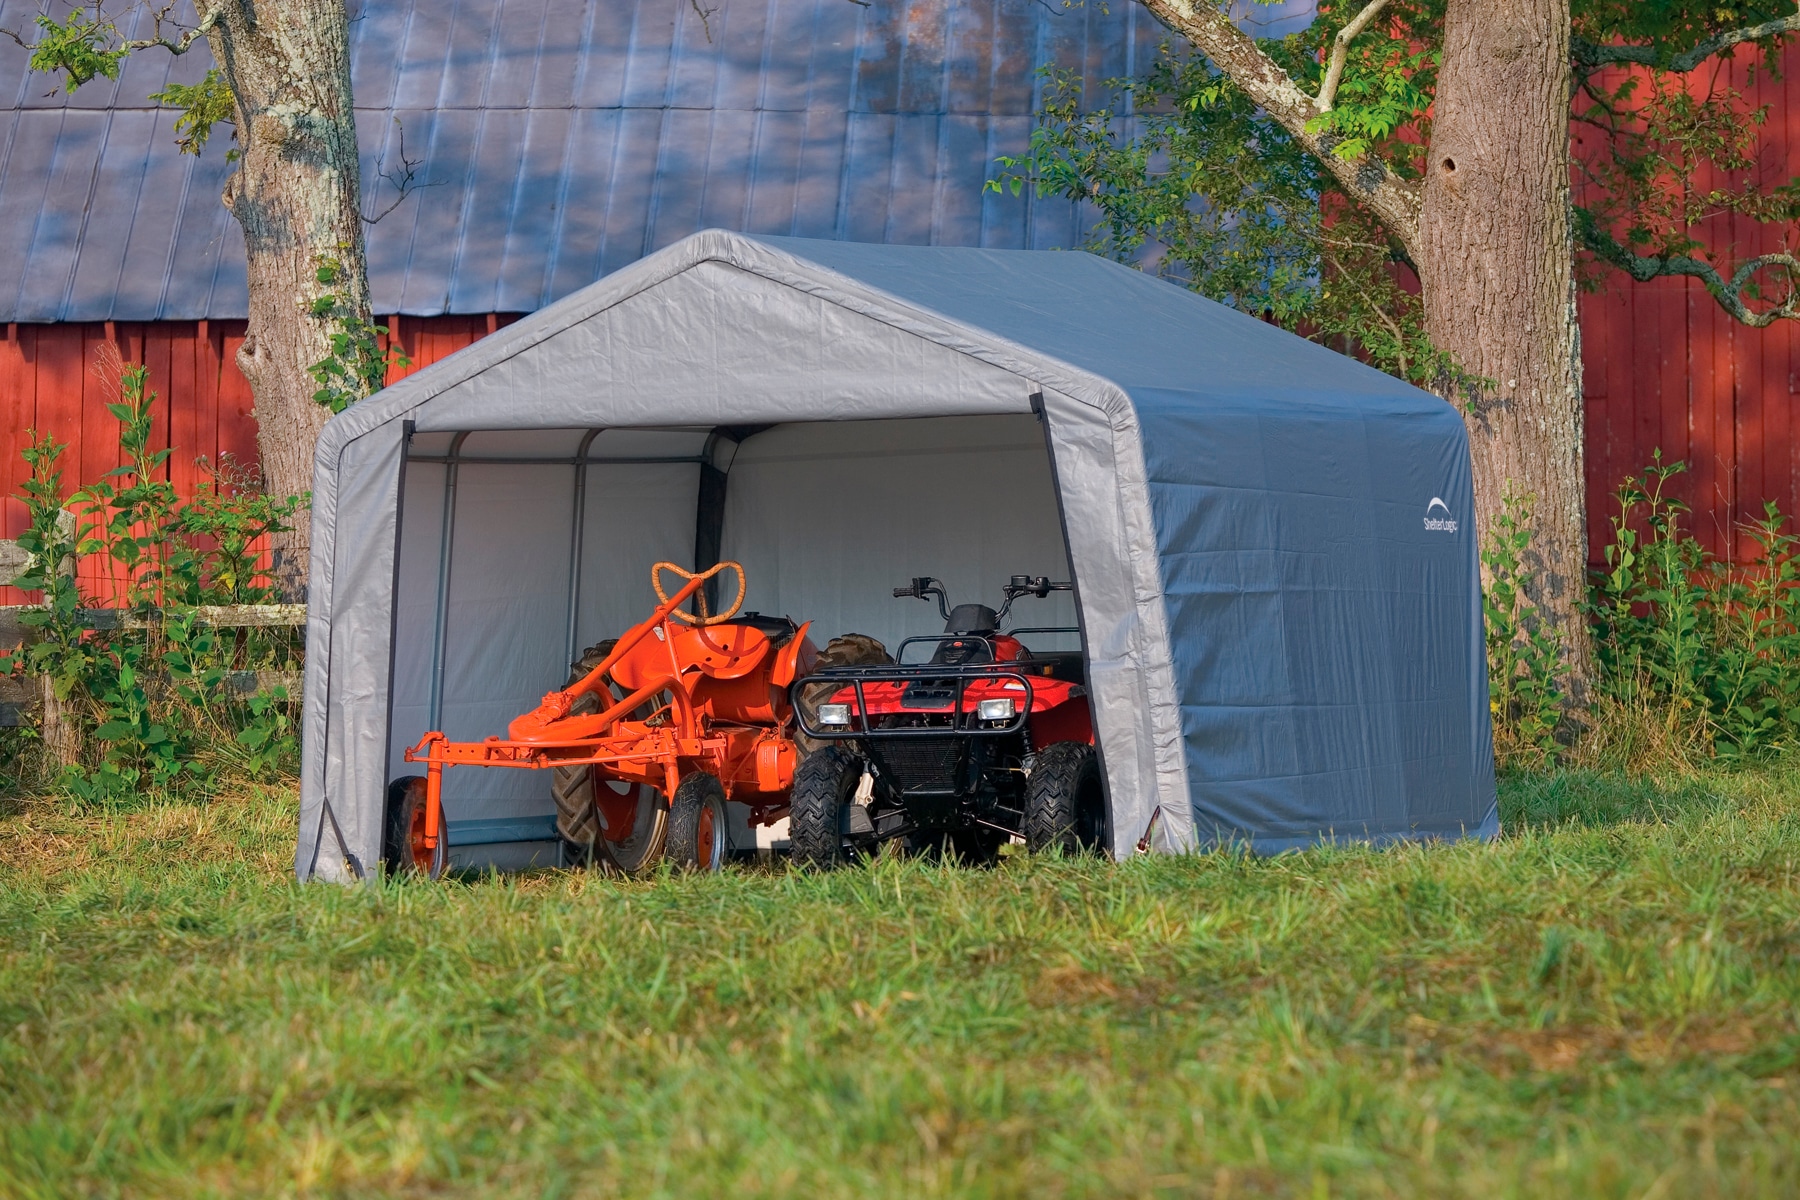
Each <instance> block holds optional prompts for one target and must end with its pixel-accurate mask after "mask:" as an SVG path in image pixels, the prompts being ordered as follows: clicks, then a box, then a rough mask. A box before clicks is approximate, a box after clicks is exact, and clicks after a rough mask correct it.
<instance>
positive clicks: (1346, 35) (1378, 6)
mask: <svg viewBox="0 0 1800 1200" xmlns="http://www.w3.org/2000/svg"><path fill="white" fill-rule="evenodd" d="M1387 5H1388V0H1369V3H1368V5H1367V6H1366V7H1365V8H1364V9H1363V10H1362V11H1361V12H1359V13H1357V14H1356V16H1354V17H1352V18H1351V20H1350V23H1349V24H1348V25H1346V26H1344V27H1343V28H1342V29H1340V30H1338V32H1337V36H1336V37H1335V38H1332V39H1331V64H1330V65H1329V66H1327V67H1326V68H1325V84H1324V86H1323V87H1321V88H1320V89H1319V100H1318V104H1319V111H1320V112H1330V111H1331V105H1332V102H1333V101H1335V100H1336V99H1337V90H1338V84H1340V83H1342V82H1343V80H1344V62H1345V60H1346V59H1348V58H1349V57H1350V43H1351V42H1353V41H1355V40H1356V37H1357V35H1358V34H1360V33H1361V32H1362V31H1363V30H1365V29H1367V28H1368V27H1369V22H1370V21H1373V20H1374V19H1375V18H1376V16H1377V15H1379V14H1380V12H1381V10H1382V9H1384V8H1386V7H1387Z"/></svg>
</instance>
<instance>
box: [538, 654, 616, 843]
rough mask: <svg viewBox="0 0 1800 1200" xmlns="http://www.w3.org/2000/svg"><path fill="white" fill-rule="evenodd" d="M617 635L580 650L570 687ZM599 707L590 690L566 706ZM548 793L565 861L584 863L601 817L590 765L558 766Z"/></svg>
mask: <svg viewBox="0 0 1800 1200" xmlns="http://www.w3.org/2000/svg"><path fill="white" fill-rule="evenodd" d="M618 644H619V639H618V638H608V639H606V640H605V641H604V642H601V643H600V644H599V645H597V646H589V647H588V648H587V649H586V650H584V651H582V652H581V657H580V658H578V659H576V660H575V662H574V663H572V664H571V665H570V667H569V681H568V682H567V683H565V684H563V686H564V687H572V686H574V685H575V684H576V683H577V682H578V681H580V680H581V679H583V678H585V677H586V676H587V673H588V672H589V671H592V670H593V669H594V668H595V667H597V666H599V665H600V664H601V663H603V662H605V661H606V656H607V655H608V654H611V653H612V649H613V647H614V646H616V645H618ZM599 711H600V698H599V697H598V696H595V695H593V694H591V693H590V694H589V695H586V696H583V697H581V699H579V700H577V701H575V703H574V704H572V705H570V706H569V712H570V714H571V715H580V714H585V713H594V712H599ZM551 776H552V778H551V783H550V793H551V795H552V797H554V799H555V800H556V832H557V833H558V835H560V836H561V837H562V840H563V841H564V843H566V846H565V851H564V855H563V857H564V859H565V861H569V862H575V863H587V862H591V861H592V859H593V848H594V842H595V840H596V839H597V838H599V836H600V817H599V814H598V813H597V812H596V811H595V809H594V771H593V768H592V767H587V766H581V767H557V768H556V770H554V771H553V772H551Z"/></svg>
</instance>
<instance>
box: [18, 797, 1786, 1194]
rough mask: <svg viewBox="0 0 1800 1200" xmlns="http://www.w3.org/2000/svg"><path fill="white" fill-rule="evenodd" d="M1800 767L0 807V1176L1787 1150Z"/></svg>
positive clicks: (234, 1184) (1087, 1182)
mask: <svg viewBox="0 0 1800 1200" xmlns="http://www.w3.org/2000/svg"><path fill="white" fill-rule="evenodd" d="M1797 793H1800V773H1790V772H1784V771H1782V770H1776V769H1763V770H1757V771H1749V772H1743V773H1727V772H1723V771H1721V772H1717V773H1712V774H1708V775H1705V776H1702V777H1697V778H1690V779H1685V780H1669V781H1662V782H1651V781H1635V782H1634V781H1627V780H1624V779H1620V778H1614V777H1606V776H1593V775H1561V776H1540V777H1529V778H1523V779H1517V780H1512V781H1509V782H1508V783H1507V784H1506V786H1505V788H1504V792H1503V804H1504V814H1505V817H1506V821H1507V829H1508V834H1507V836H1506V837H1505V838H1504V839H1503V840H1502V841H1500V842H1499V843H1498V844H1495V845H1458V846H1448V847H1433V848H1423V849H1422V848H1411V849H1402V850H1394V851H1388V852H1382V853H1374V852H1366V851H1354V850H1353V851H1322V852H1313V853H1307V854H1295V855H1288V856H1284V857H1281V858H1277V859H1272V860H1246V859H1243V858H1240V857H1234V856H1228V855H1210V856H1203V857H1195V858H1188V859H1139V860H1136V861H1132V862H1129V863H1125V864H1122V865H1113V864H1105V863H1078V862H1048V861H1030V860H1026V859H1023V858H1020V859H1013V860H1009V861H1008V862H1007V863H1006V864H1005V865H1003V866H1002V867H1000V868H999V869H996V870H989V871H969V870H957V869H946V868H943V867H938V866H932V865H928V864H923V863H918V862H892V861H884V862H882V863H880V864H877V865H876V866H874V867H872V868H869V869H862V870H848V871H844V872H841V873H839V874H836V875H832V876H829V877H823V878H818V877H801V876H797V875H792V874H789V873H786V872H785V871H768V870H762V871H757V870H733V871H730V872H728V873H726V874H724V875H723V876H722V877H718V878H710V879H707V878H691V877H690V878H682V877H673V878H668V879H664V880H659V881H653V882H648V883H638V884H622V883H619V882H615V881H612V880H607V879H604V878H599V877H594V876H584V875H563V874H555V873H545V874H539V875H534V876H530V877H522V878H510V879H495V878H486V879H472V880H462V881H457V882H451V883H447V884H442V885H430V884H422V885H418V884H415V885H406V886H392V885H390V886H386V887H383V888H382V889H380V890H375V891H370V890H361V889H345V888H336V887H330V886H324V885H319V886H309V887H299V886H296V885H294V884H293V883H292V882H291V876H290V874H289V855H290V853H291V850H290V847H291V843H292V829H291V823H292V813H293V806H294V802H293V797H292V795H291V794H289V793H285V792H273V793H267V794H249V795H243V796H239V797H237V798H234V799H231V800H221V801H217V802H215V803H213V804H211V805H210V806H206V807H186V806H170V807H152V808H145V809H142V810H140V811H136V812H131V813H115V814H81V815H71V814H70V813H69V811H68V810H67V809H66V808H64V807H60V806H58V805H54V804H50V803H36V802H27V803H24V804H19V803H16V802H14V803H11V807H9V808H0V1195H4V1196H6V1197H15V1196H18V1197H24V1196H30V1197H37V1196H43V1197H59V1198H60V1197H66V1196H77V1195H135V1196H190V1195H243V1194H294V1195H309V1196H311V1195H316V1196H339V1195H341V1196H390V1195H413V1194H417V1195H462V1194H467V1195H482V1196H488V1195H495V1196H531V1197H536V1196H547V1195H566V1196H610V1195H615V1194H617V1195H633V1196H636V1195H669V1196H710V1195H726V1194H730V1195H774V1196H796V1195H799V1196H832V1197H836V1196H851V1195H880V1196H896V1197H899V1196H906V1197H912V1196H921V1195H937V1194H955V1195H978V1196H980V1195H995V1196H1025V1195H1029V1196H1055V1195H1070V1196H1091V1195H1120V1196H1138V1195H1181V1196H1186V1195H1199V1196H1215V1197H1223V1196H1269V1195H1299V1196H1327V1195H1357V1196H1362V1195H1370V1196H1376V1195H1382V1196H1385V1195H1401V1196H1410V1195H1444V1196H1471V1197H1476V1196H1480V1197H1489V1196H1515V1195H1516V1196H1533V1197H1541V1196H1572V1197H1612V1196H1617V1197H1633V1198H1641V1197H1651V1198H1654V1197H1681V1196H1720V1197H1739V1196H1793V1195H1800V1028H1797V1016H1800V1013H1797V1010H1796V1001H1797V1000H1800V891H1797V890H1796V885H1797V883H1800V798H1797Z"/></svg>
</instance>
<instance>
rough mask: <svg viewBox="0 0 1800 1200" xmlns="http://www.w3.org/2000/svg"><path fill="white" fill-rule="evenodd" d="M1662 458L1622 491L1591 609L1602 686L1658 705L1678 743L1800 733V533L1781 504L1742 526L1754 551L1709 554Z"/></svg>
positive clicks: (1733, 747) (1783, 742) (1720, 748)
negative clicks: (1722, 556)
mask: <svg viewBox="0 0 1800 1200" xmlns="http://www.w3.org/2000/svg"><path fill="white" fill-rule="evenodd" d="M1684 469H1685V464H1682V463H1670V464H1665V463H1663V462H1662V459H1661V456H1660V455H1658V456H1657V457H1656V460H1655V462H1654V463H1653V464H1652V465H1651V466H1650V468H1649V469H1648V470H1646V471H1645V472H1644V473H1643V474H1642V475H1638V476H1634V477H1632V478H1630V479H1628V480H1626V482H1625V483H1624V484H1623V485H1622V486H1621V487H1620V489H1619V491H1618V493H1617V504H1618V512H1617V513H1616V514H1615V515H1614V516H1613V517H1612V519H1611V524H1612V538H1611V541H1610V542H1609V543H1608V545H1607V546H1606V547H1605V548H1604V559H1605V568H1604V569H1603V570H1602V571H1601V572H1599V574H1598V576H1597V578H1596V580H1595V586H1594V589H1593V598H1592V602H1591V612H1592V616H1593V621H1594V630H1595V635H1596V649H1597V652H1598V654H1599V657H1600V664H1601V668H1602V670H1601V686H1602V688H1603V690H1604V692H1605V695H1606V697H1607V698H1609V699H1610V700H1612V701H1613V702H1615V703H1616V704H1618V705H1620V706H1623V707H1626V708H1629V709H1635V710H1637V711H1640V712H1645V713H1649V714H1652V715H1653V718H1654V720H1656V721H1657V722H1658V723H1660V725H1661V727H1662V732H1663V733H1664V735H1665V737H1666V738H1667V739H1668V740H1669V741H1670V743H1671V744H1674V745H1677V746H1683V747H1689V748H1691V749H1692V751H1693V752H1694V753H1697V754H1707V753H1712V752H1717V753H1721V754H1725V755H1730V756H1741V755H1746V754H1752V753H1756V752H1760V751H1765V750H1776V749H1786V748H1788V747H1791V746H1793V745H1794V744H1795V743H1796V741H1797V740H1800V563H1797V562H1796V558H1795V550H1796V547H1797V546H1800V538H1796V537H1795V536H1794V535H1792V534H1791V533H1788V532H1786V528H1785V527H1786V525H1787V519H1786V518H1785V517H1784V516H1782V514H1781V513H1780V512H1779V511H1778V510H1777V508H1776V507H1775V505H1773V504H1768V505H1766V506H1765V509H1764V515H1763V517H1762V518H1761V519H1760V520H1758V521H1755V522H1753V523H1752V524H1750V525H1749V526H1748V527H1747V528H1746V530H1745V532H1746V534H1747V535H1748V538H1749V540H1750V541H1751V542H1752V543H1753V544H1755V546H1756V547H1757V552H1756V554H1755V556H1754V557H1753V558H1752V559H1751V561H1749V562H1744V563H1726V562H1720V561H1718V560H1717V559H1715V558H1713V557H1712V556H1711V555H1710V554H1709V553H1708V552H1707V551H1706V550H1705V549H1704V548H1703V547H1701V545H1700V544H1699V542H1698V541H1696V540H1695V539H1694V538H1693V536H1692V535H1691V534H1689V533H1688V532H1687V531H1686V530H1685V529H1684V528H1683V526H1682V519H1683V517H1684V516H1685V515H1686V513H1687V506H1686V505H1685V504H1683V503H1682V502H1681V501H1680V500H1679V499H1678V498H1676V497H1675V496H1673V495H1672V494H1671V490H1670V480H1671V479H1673V478H1674V477H1675V476H1677V475H1679V474H1680V473H1681V472H1682V471H1683V470H1684Z"/></svg>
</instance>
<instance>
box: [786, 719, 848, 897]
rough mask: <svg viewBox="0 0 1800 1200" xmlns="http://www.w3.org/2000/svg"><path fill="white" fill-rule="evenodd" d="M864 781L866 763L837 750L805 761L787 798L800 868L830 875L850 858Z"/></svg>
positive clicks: (790, 836)
mask: <svg viewBox="0 0 1800 1200" xmlns="http://www.w3.org/2000/svg"><path fill="white" fill-rule="evenodd" d="M861 782H862V764H861V763H859V762H857V761H856V760H855V759H853V758H851V757H850V756H849V755H848V754H845V753H844V752H843V751H842V750H840V749H838V748H837V747H836V746H827V747H825V748H824V749H823V750H818V751H815V752H813V753H812V754H809V755H807V756H806V760H805V761H804V762H802V763H801V764H800V768H799V769H798V770H797V771H795V772H794V790H793V792H792V793H790V794H789V797H788V804H789V806H790V807H789V809H788V839H789V842H788V844H789V855H790V856H791V857H792V859H793V862H794V865H795V866H798V867H806V868H809V869H811V870H815V871H829V870H831V869H832V868H833V867H838V866H842V865H843V863H844V862H845V861H846V860H847V859H848V858H849V856H850V851H849V849H848V848H847V847H846V846H845V845H844V842H845V839H846V837H847V836H848V834H849V832H850V806H851V804H852V803H853V802H854V801H855V799H856V788H857V785H858V784H859V783H861Z"/></svg>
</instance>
